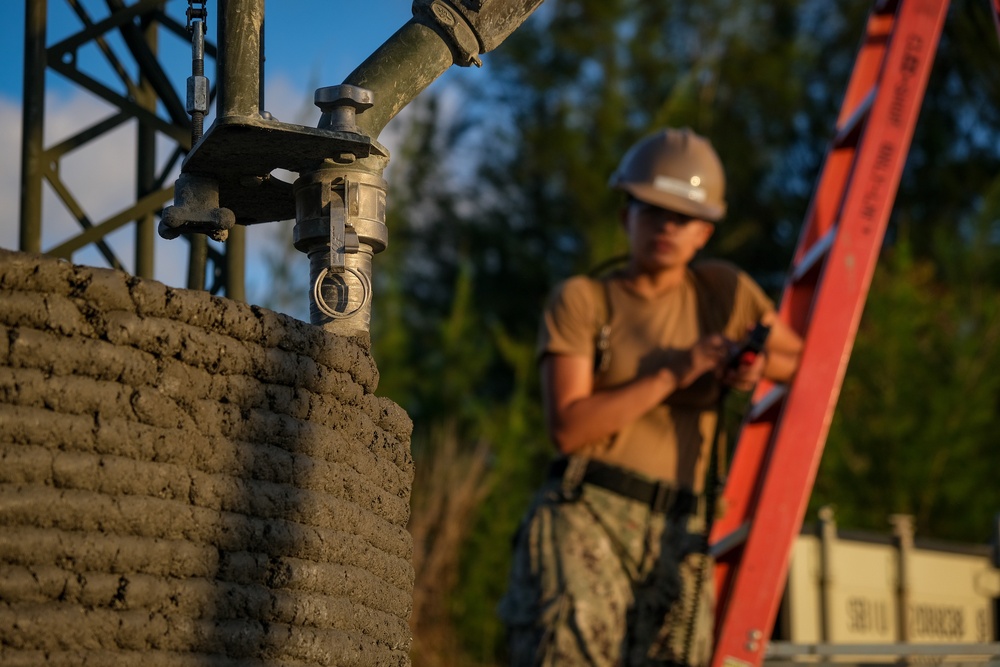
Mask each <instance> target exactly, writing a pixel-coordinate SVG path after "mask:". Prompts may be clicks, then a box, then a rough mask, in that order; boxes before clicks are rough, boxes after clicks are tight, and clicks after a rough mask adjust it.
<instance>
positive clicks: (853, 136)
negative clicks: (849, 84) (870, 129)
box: [833, 86, 878, 148]
mask: <svg viewBox="0 0 1000 667" xmlns="http://www.w3.org/2000/svg"><path fill="white" fill-rule="evenodd" d="M877 90H878V86H873V87H872V89H871V90H869V91H868V94H867V95H865V98H864V99H863V100H861V103H860V104H858V106H857V108H855V109H854V111H853V112H852V113H851V115H850V116H848V117H847V120H845V121H844V123H843V124H842V125H841V126H840V127H838V128H837V134H836V135H835V136H834V137H833V146H834V148H842V147H843V146H849V145H852V144H853V143H854V142H856V141H857V139H858V137H859V136H861V126H862V125H864V124H865V120H867V118H868V112H870V111H871V110H872V105H873V104H874V103H875V93H876V91H877Z"/></svg>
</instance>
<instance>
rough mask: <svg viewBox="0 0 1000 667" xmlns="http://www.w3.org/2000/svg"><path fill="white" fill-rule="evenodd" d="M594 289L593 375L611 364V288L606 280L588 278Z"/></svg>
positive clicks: (606, 368) (603, 370)
mask: <svg viewBox="0 0 1000 667" xmlns="http://www.w3.org/2000/svg"><path fill="white" fill-rule="evenodd" d="M590 285H591V288H592V289H593V290H594V293H593V297H594V314H595V317H594V375H599V374H600V373H603V372H605V371H606V370H608V366H609V365H610V364H611V290H610V288H609V286H608V281H607V280H603V279H600V278H591V279H590Z"/></svg>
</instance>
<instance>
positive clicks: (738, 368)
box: [722, 345, 767, 391]
mask: <svg viewBox="0 0 1000 667" xmlns="http://www.w3.org/2000/svg"><path fill="white" fill-rule="evenodd" d="M737 349H738V346H736V345H734V346H733V348H732V350H731V352H730V354H734V353H736V352H737ZM766 365H767V353H765V352H764V351H763V350H762V351H761V352H758V353H757V354H755V355H752V357H751V358H750V359H747V358H746V357H742V358H740V359H737V360H736V365H735V366H730V367H728V368H724V371H723V375H722V382H723V384H725V385H728V386H730V387H732V388H733V389H736V390H737V391H750V390H751V389H753V388H754V385H756V384H757V383H758V382H760V379H761V378H762V377H764V366H766Z"/></svg>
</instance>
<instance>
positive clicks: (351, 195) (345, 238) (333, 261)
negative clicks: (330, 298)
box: [313, 176, 372, 319]
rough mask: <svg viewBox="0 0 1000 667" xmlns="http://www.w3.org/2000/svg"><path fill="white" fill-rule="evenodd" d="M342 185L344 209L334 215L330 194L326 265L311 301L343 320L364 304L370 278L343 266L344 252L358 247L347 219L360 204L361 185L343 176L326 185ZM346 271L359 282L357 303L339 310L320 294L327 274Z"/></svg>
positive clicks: (345, 255) (351, 216) (370, 292)
mask: <svg viewBox="0 0 1000 667" xmlns="http://www.w3.org/2000/svg"><path fill="white" fill-rule="evenodd" d="M341 185H342V186H343V188H344V195H343V201H344V210H343V214H342V215H335V214H334V211H333V201H334V199H335V198H334V197H332V196H331V197H330V202H331V204H330V266H329V267H328V268H325V269H323V270H322V271H320V273H319V275H318V276H316V282H314V283H313V301H314V302H315V303H316V307H317V308H319V310H320V312H322V313H323V314H324V315H326V316H327V317H332V318H334V319H343V318H347V317H350V316H352V315H354V314H355V313H357V312H358V311H360V310H362V309H363V308H365V307H366V306H367V305H368V302H369V301H371V297H372V284H371V280H370V279H369V278H368V276H366V275H365V274H364V272H362V271H358V270H357V269H356V268H354V267H352V266H347V254H348V253H352V254H353V253H356V252H358V251H359V250H360V249H361V242H360V240H359V238H358V233H357V231H356V230H355V229H354V225H353V224H351V220H353V219H354V218H356V217H357V216H358V214H359V210H360V207H361V188H360V186H359V184H358V183H355V182H353V181H351V180H350V179H349V178H347V177H346V176H344V177H341V178H337V179H335V180H334V181H333V182H332V183H331V184H330V188H331V190H332V189H337V188H338V187H340V186H341ZM345 273H349V274H351V275H353V276H354V277H355V278H357V279H358V282H359V283H360V284H361V295H362V296H361V302H360V303H359V305H358V306H357V307H356V308H353V309H351V310H349V311H344V312H340V311H338V310H336V309H334V308H332V307H330V305H329V304H328V303H327V302H326V299H325V298H324V296H323V289H322V288H323V281H324V280H325V279H326V278H327V276H333V275H335V274H337V275H341V276H342V275H343V274H345Z"/></svg>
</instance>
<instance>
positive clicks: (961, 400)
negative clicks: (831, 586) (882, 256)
mask: <svg viewBox="0 0 1000 667" xmlns="http://www.w3.org/2000/svg"><path fill="white" fill-rule="evenodd" d="M888 254H889V257H887V258H886V261H884V262H883V263H882V264H881V265H880V267H879V269H878V271H877V272H876V276H875V280H874V282H873V286H872V289H871V292H870V296H869V300H868V304H867V307H866V310H865V314H864V317H863V319H862V323H861V326H860V329H859V332H858V338H857V342H856V345H855V348H854V352H853V354H852V356H851V361H850V365H849V368H848V372H847V375H846V377H845V380H844V385H843V390H842V392H841V396H840V402H839V405H838V410H837V415H836V417H835V419H834V421H833V424H832V427H831V432H830V436H829V438H828V442H827V449H826V452H825V454H824V458H823V462H822V465H821V470H820V474H819V476H818V480H817V484H816V488H815V492H814V494H813V498H812V506H813V508H814V509H815V508H817V507H819V506H821V505H824V504H833V505H834V506H836V508H837V514H838V522H839V523H841V524H842V525H847V526H852V527H859V528H870V529H876V530H879V531H883V532H884V531H885V530H886V526H887V518H888V516H889V515H890V514H893V513H906V514H912V515H914V516H915V519H916V527H917V531H918V534H922V535H925V536H933V537H935V538H939V539H958V540H966V541H977V542H982V541H986V540H987V539H989V537H990V534H991V529H992V517H993V516H994V515H995V514H996V512H997V511H998V510H1000V490H998V487H997V485H996V484H995V482H994V480H993V479H992V478H993V471H994V470H995V469H996V466H997V465H998V464H1000V451H998V449H997V447H996V434H997V431H998V429H1000V416H998V414H997V406H998V405H1000V375H998V374H997V373H996V371H995V369H996V368H998V367H1000V366H998V364H1000V295H998V292H997V290H996V286H995V285H991V284H989V283H988V282H984V281H981V280H975V279H972V280H964V281H961V282H952V283H950V284H949V283H945V282H942V281H941V279H940V277H939V275H938V271H937V270H936V268H935V266H934V264H932V263H931V262H930V261H929V260H926V259H923V260H920V259H915V258H914V257H913V256H912V254H911V250H910V248H909V244H908V242H905V243H898V244H897V245H896V246H895V247H894V248H893V250H892V251H891V252H890V253H888ZM994 254H995V253H994ZM970 277H971V276H970Z"/></svg>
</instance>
